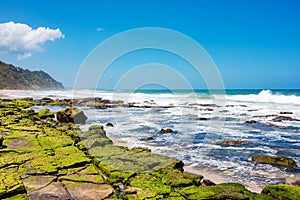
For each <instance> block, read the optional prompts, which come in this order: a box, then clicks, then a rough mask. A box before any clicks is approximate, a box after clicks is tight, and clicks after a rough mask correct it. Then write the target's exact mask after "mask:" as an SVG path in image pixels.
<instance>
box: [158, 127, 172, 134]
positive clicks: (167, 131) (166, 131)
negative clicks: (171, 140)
mask: <svg viewBox="0 0 300 200" xmlns="http://www.w3.org/2000/svg"><path fill="white" fill-rule="evenodd" d="M159 132H160V133H173V132H174V131H173V130H172V129H170V128H167V129H164V128H162V129H161V130H160V131H159Z"/></svg>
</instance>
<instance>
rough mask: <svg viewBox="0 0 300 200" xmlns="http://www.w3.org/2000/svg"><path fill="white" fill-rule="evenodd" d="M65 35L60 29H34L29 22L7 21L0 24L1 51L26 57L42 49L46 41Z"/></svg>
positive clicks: (22, 57) (19, 57) (20, 57)
mask: <svg viewBox="0 0 300 200" xmlns="http://www.w3.org/2000/svg"><path fill="white" fill-rule="evenodd" d="M64 37H65V36H64V35H63V34H62V32H61V31H60V30H59V29H55V30H54V29H50V28H46V27H38V28H37V29H33V28H31V27H30V26H28V25H27V24H21V23H14V22H6V23H2V24H0V52H2V53H3V52H4V53H7V54H16V55H17V57H18V59H19V60H21V59H26V58H28V57H30V56H31V55H32V52H35V51H42V50H43V48H42V47H41V45H42V44H43V43H45V42H46V41H48V40H50V41H54V40H55V39H59V38H64Z"/></svg>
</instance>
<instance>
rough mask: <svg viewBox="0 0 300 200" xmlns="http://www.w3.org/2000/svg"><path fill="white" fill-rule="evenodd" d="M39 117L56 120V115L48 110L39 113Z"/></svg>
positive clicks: (44, 109)
mask: <svg viewBox="0 0 300 200" xmlns="http://www.w3.org/2000/svg"><path fill="white" fill-rule="evenodd" d="M38 117H39V118H40V119H47V118H54V113H53V112H51V111H50V110H49V109H47V108H43V109H41V110H40V111H39V112H38Z"/></svg>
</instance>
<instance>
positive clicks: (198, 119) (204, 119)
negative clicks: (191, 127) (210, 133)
mask: <svg viewBox="0 0 300 200" xmlns="http://www.w3.org/2000/svg"><path fill="white" fill-rule="evenodd" d="M189 120H194V121H206V120H208V118H206V117H194V118H189Z"/></svg>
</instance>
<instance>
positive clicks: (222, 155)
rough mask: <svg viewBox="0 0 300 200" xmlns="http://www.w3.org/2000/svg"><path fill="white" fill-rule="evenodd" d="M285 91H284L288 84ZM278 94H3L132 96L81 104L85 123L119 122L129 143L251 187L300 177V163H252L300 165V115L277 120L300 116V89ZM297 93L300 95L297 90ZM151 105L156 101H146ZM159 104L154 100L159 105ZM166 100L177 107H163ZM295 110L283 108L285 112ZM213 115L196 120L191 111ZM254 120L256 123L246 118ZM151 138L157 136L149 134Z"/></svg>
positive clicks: (111, 130) (112, 130) (117, 130)
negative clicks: (99, 105)
mask: <svg viewBox="0 0 300 200" xmlns="http://www.w3.org/2000/svg"><path fill="white" fill-rule="evenodd" d="M284 92H285V93H287V92H286V91H284ZM284 92H283V93H280V92H276V91H270V90H263V91H260V92H259V93H257V94H253V93H251V92H249V94H245V93H247V91H246V92H245V91H243V92H240V93H239V92H234V93H231V94H227V95H219V94H215V95H209V94H208V93H192V92H180V93H175V94H172V93H157V92H154V93H141V92H140V93H139V92H137V93H130V92H118V93H113V92H108V91H96V92H95V91H90V90H82V91H76V93H74V92H73V91H71V90H69V91H40V92H37V91H18V92H16V91H2V96H4V97H12V98H20V97H28V96H31V97H33V98H41V97H45V96H51V97H53V98H73V97H74V96H75V97H76V98H78V97H102V98H105V99H110V100H123V101H124V102H126V103H127V102H134V103H135V105H139V106H141V107H134V108H123V107H117V108H108V109H104V110H103V109H93V108H88V107H83V108H82V109H84V111H85V113H86V115H87V116H88V117H89V119H88V121H87V124H86V125H84V126H82V127H81V128H82V129H87V127H88V126H89V125H90V124H94V123H100V124H106V123H108V122H111V123H113V124H114V125H115V126H114V127H106V130H107V134H108V136H111V137H114V138H117V139H118V140H119V141H121V142H122V143H125V144H126V145H127V146H129V147H135V146H141V147H147V148H150V149H151V150H152V151H153V152H154V153H159V154H163V155H167V156H171V157H174V158H178V159H181V160H183V161H184V163H185V164H186V166H188V167H191V168H194V169H201V170H202V171H203V170H205V169H209V170H210V171H219V172H222V173H220V174H222V176H224V177H225V180H227V181H229V182H239V183H242V184H245V185H247V186H248V187H250V188H251V187H252V188H253V187H254V186H255V187H261V188H262V187H263V186H264V185H266V184H268V183H276V182H280V181H282V180H284V179H289V180H295V179H300V177H299V169H297V170H296V171H293V172H291V171H287V170H286V169H284V168H280V167H274V166H270V165H261V164H254V163H252V162H251V157H252V156H254V155H284V156H288V157H292V158H294V159H295V160H296V162H297V164H298V165H300V122H299V121H282V122H273V121H272V118H274V117H267V118H265V117H262V116H264V115H270V114H274V115H283V116H289V117H292V118H295V119H300V106H299V105H300V96H299V91H296V94H293V93H287V94H285V93H284ZM297 92H298V94H297ZM143 105H147V106H148V105H151V106H153V108H144V107H142V106H143ZM154 106H156V107H154ZM160 106H173V107H168V108H161V107H160ZM284 111H288V112H292V114H280V112H284ZM199 117H201V118H207V119H208V120H191V118H199ZM249 120H255V121H257V123H256V124H246V123H245V121H249ZM161 128H172V129H173V130H174V133H170V134H161V133H159V130H160V129H161ZM149 137H152V138H153V140H147V138H149ZM224 139H229V140H242V141H244V143H243V144H242V145H239V146H231V145H224V144H220V143H219V142H218V141H220V140H224Z"/></svg>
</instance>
